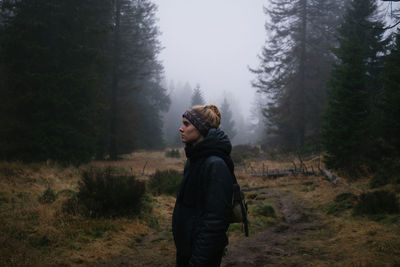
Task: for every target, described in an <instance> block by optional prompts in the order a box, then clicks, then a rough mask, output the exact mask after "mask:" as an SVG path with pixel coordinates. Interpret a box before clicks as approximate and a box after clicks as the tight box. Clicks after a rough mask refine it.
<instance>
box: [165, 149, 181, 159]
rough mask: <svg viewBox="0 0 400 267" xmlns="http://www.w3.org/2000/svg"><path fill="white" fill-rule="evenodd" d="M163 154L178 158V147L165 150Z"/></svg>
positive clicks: (179, 155)
mask: <svg viewBox="0 0 400 267" xmlns="http://www.w3.org/2000/svg"><path fill="white" fill-rule="evenodd" d="M165 156H166V157H167V158H180V157H181V154H180V153H179V150H178V149H170V150H167V151H165Z"/></svg>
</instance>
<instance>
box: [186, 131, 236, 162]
mask: <svg viewBox="0 0 400 267" xmlns="http://www.w3.org/2000/svg"><path fill="white" fill-rule="evenodd" d="M231 151H232V144H231V141H230V140H229V138H228V136H227V135H226V134H225V133H224V131H222V130H221V129H219V128H212V129H210V130H209V131H208V134H207V136H206V137H205V138H204V140H203V141H201V142H199V143H197V144H196V145H194V146H193V145H190V144H187V145H186V147H185V153H186V157H187V158H189V159H197V158H204V157H209V156H219V157H222V158H225V157H229V156H230V154H231Z"/></svg>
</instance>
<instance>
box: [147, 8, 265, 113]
mask: <svg viewBox="0 0 400 267" xmlns="http://www.w3.org/2000/svg"><path fill="white" fill-rule="evenodd" d="M154 2H155V3H156V4H157V5H158V13H157V16H158V19H159V21H158V26H159V29H160V31H161V32H162V34H161V36H160V38H159V40H160V41H161V44H162V46H163V47H164V49H163V50H162V52H161V54H160V60H161V61H162V63H163V66H164V68H165V78H166V79H167V81H168V84H169V83H170V81H171V80H172V81H174V83H186V82H188V83H189V84H190V85H191V86H192V88H193V87H194V86H196V85H197V84H198V85H200V88H201V90H202V92H203V93H204V98H205V100H206V102H207V103H215V104H217V105H220V104H221V103H222V101H223V97H224V96H228V97H229V98H231V102H232V104H231V105H232V107H231V109H232V111H233V112H234V113H241V114H243V115H244V117H247V116H248V115H249V114H250V108H251V103H252V102H253V101H254V94H255V89H254V88H252V87H251V84H250V82H251V80H252V79H253V78H254V75H252V74H251V73H250V72H249V70H248V66H250V67H255V66H257V65H258V58H257V55H258V54H259V53H260V51H261V48H262V46H263V44H264V41H265V29H264V23H265V14H264V13H263V6H264V5H266V4H267V2H268V1H267V0H251V1H249V0H202V1H195V0H155V1H154ZM183 108H185V107H183Z"/></svg>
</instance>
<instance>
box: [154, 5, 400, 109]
mask: <svg viewBox="0 0 400 267" xmlns="http://www.w3.org/2000/svg"><path fill="white" fill-rule="evenodd" d="M154 2H155V3H156V4H157V5H158V13H157V17H158V19H159V22H158V25H159V28H160V30H161V32H162V35H161V36H160V41H161V42H162V46H163V47H164V49H163V51H162V52H161V55H160V59H161V61H162V62H163V65H164V67H165V76H166V78H167V81H168V82H169V81H170V80H173V81H174V82H175V83H179V82H180V83H185V82H189V83H190V85H192V87H193V86H195V85H196V84H199V85H200V87H201V89H202V91H203V92H204V94H205V98H206V101H207V102H212V103H215V104H217V105H220V104H221V102H222V98H223V96H224V93H225V94H229V95H230V96H231V95H232V94H233V96H234V99H235V100H236V101H235V102H236V103H234V104H238V105H240V107H239V108H240V109H241V110H242V112H243V114H244V115H245V116H247V115H248V114H249V109H250V107H251V103H252V102H254V93H255V89H254V88H252V87H251V85H250V82H251V80H252V79H254V77H255V76H254V75H253V74H252V73H250V72H249V71H248V66H250V67H253V68H254V67H257V66H258V63H259V60H258V58H257V55H258V54H260V52H261V48H262V46H263V44H264V42H265V39H266V32H265V28H264V24H265V20H266V15H265V14H264V13H263V6H265V5H267V4H268V0H154ZM380 4H381V8H382V10H383V13H384V14H385V17H386V20H390V18H391V16H390V13H391V10H392V6H393V9H395V8H398V7H399V5H398V4H397V3H390V2H381V3H380Z"/></svg>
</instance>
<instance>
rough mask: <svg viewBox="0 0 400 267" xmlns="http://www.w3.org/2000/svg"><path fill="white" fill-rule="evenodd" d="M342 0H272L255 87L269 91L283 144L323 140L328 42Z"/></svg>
mask: <svg viewBox="0 0 400 267" xmlns="http://www.w3.org/2000/svg"><path fill="white" fill-rule="evenodd" d="M342 5H343V3H342V2H341V1H333V0H296V1H289V0H284V1H274V0H271V1H270V5H268V7H267V8H266V9H265V13H266V14H267V15H268V17H269V21H268V22H267V24H266V30H267V31H268V33H269V37H268V40H267V42H266V44H265V47H264V48H263V50H262V55H261V57H260V58H261V63H260V67H259V68H258V69H255V70H252V71H253V72H254V73H255V74H257V79H256V81H255V82H254V83H253V86H255V87H256V88H258V91H259V92H261V93H264V94H266V95H268V96H269V97H270V99H271V101H270V102H269V103H268V105H267V106H266V107H264V109H263V110H264V114H265V115H266V116H267V121H268V123H269V125H268V128H269V129H268V131H269V132H270V133H271V134H274V135H275V136H276V138H275V139H274V140H276V141H277V142H278V144H279V146H281V147H282V148H288V149H290V150H299V149H300V150H302V149H303V148H304V147H305V146H306V145H307V143H309V142H312V141H314V142H315V140H316V139H318V137H319V134H320V125H321V121H322V119H321V116H320V115H321V110H322V107H323V105H324V101H325V95H326V86H325V82H326V79H327V77H328V75H329V72H330V67H331V64H332V61H333V57H332V55H331V53H330V51H329V47H330V46H331V45H332V43H333V34H332V33H333V32H334V30H335V29H336V27H337V25H338V17H340V14H341V12H342V11H341V10H342Z"/></svg>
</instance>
